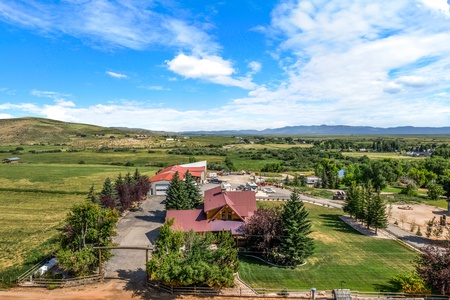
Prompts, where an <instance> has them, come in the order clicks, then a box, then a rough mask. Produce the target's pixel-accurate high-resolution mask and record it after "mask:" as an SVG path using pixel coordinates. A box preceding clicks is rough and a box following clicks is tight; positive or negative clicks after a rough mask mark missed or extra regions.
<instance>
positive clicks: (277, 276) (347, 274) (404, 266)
mask: <svg viewBox="0 0 450 300" xmlns="http://www.w3.org/2000/svg"><path fill="white" fill-rule="evenodd" d="M305 205H306V207H307V209H308V211H309V215H310V219H311V221H312V224H313V231H314V233H313V234H312V235H311V236H312V237H314V239H315V240H316V250H315V254H314V255H313V256H312V257H310V258H308V260H307V264H306V265H304V266H301V267H297V268H295V269H284V268H277V267H271V266H268V265H266V264H264V263H262V262H261V261H258V260H256V259H252V258H249V257H245V256H241V264H240V270H239V275H240V277H241V278H242V279H243V280H244V281H245V282H247V283H248V284H250V285H251V286H252V287H254V288H268V289H281V288H283V287H286V288H288V289H297V290H308V289H311V288H312V287H315V288H317V289H321V290H331V289H335V288H340V287H341V282H342V281H344V282H345V283H342V284H343V287H344V288H350V289H351V290H359V291H379V290H383V289H386V287H387V286H388V285H389V280H390V279H391V278H392V277H394V276H395V275H396V274H398V273H403V272H408V271H411V270H412V269H413V266H412V261H413V259H414V258H415V257H416V255H417V253H416V252H414V251H412V250H411V249H409V248H407V247H405V246H403V245H401V244H400V243H398V242H396V241H394V240H387V239H375V238H371V237H367V236H364V235H362V234H360V233H358V232H357V231H355V230H354V229H353V228H351V227H350V226H348V225H347V224H345V223H344V222H342V221H341V220H340V219H339V215H341V214H342V211H341V210H338V209H332V208H326V207H322V206H316V205H312V204H305Z"/></svg>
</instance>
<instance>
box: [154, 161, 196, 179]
mask: <svg viewBox="0 0 450 300" xmlns="http://www.w3.org/2000/svg"><path fill="white" fill-rule="evenodd" d="M187 171H189V173H191V175H192V176H193V177H197V178H201V177H202V173H204V172H205V168H204V167H182V166H178V165H175V166H171V167H167V168H165V169H163V170H161V171H159V172H158V174H156V175H155V176H153V177H152V178H150V182H155V181H161V180H166V181H171V180H172V178H173V175H174V174H175V172H178V175H179V176H180V179H181V180H183V179H184V175H185V174H186V172H187Z"/></svg>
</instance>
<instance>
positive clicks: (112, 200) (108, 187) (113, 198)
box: [100, 177, 117, 209]
mask: <svg viewBox="0 0 450 300" xmlns="http://www.w3.org/2000/svg"><path fill="white" fill-rule="evenodd" d="M116 202H117V195H116V191H115V189H114V186H113V184H112V182H111V179H110V178H109V177H107V178H106V179H105V182H104V183H103V189H102V191H101V192H100V203H101V205H102V207H105V208H110V209H114V208H115V207H116V204H117V203H116Z"/></svg>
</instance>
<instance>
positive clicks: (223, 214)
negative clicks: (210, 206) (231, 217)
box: [222, 211, 226, 220]
mask: <svg viewBox="0 0 450 300" xmlns="http://www.w3.org/2000/svg"><path fill="white" fill-rule="evenodd" d="M222 220H226V218H225V212H224V211H223V212H222Z"/></svg>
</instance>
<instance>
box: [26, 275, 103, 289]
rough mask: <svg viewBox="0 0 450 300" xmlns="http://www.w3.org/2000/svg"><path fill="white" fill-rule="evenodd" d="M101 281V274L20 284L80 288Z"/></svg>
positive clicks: (37, 280) (40, 279)
mask: <svg viewBox="0 0 450 300" xmlns="http://www.w3.org/2000/svg"><path fill="white" fill-rule="evenodd" d="M100 281H101V276H100V274H95V275H90V276H84V277H75V278H62V279H55V278H34V279H31V280H28V281H22V282H20V285H21V286H32V287H49V286H53V287H71V286H79V285H85V284H92V283H96V282H100Z"/></svg>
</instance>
